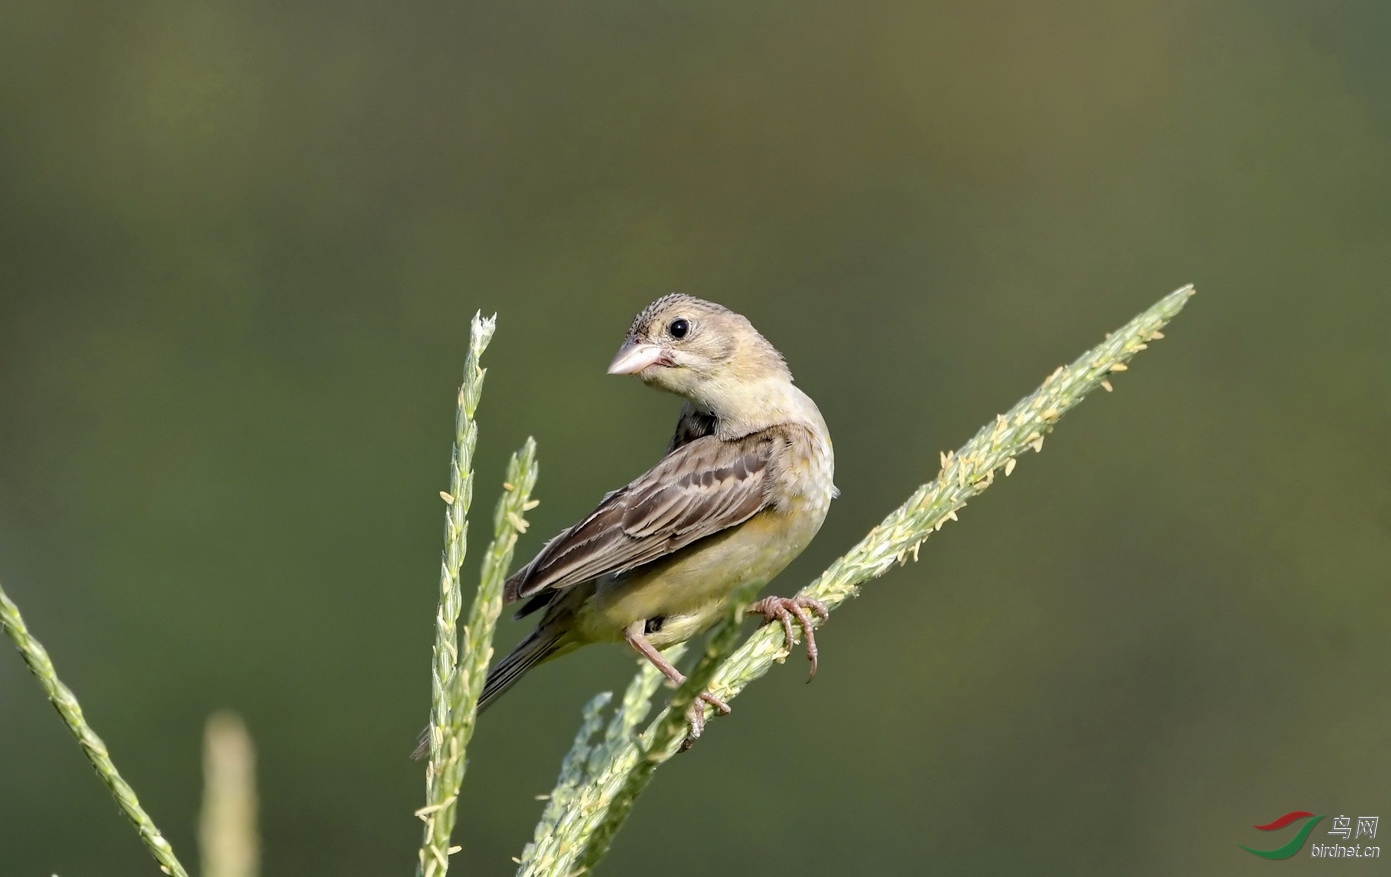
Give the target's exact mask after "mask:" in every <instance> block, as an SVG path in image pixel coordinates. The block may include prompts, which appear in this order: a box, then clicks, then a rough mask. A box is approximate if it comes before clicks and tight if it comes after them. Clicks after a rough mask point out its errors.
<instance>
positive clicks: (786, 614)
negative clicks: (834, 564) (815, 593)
mask: <svg viewBox="0 0 1391 877" xmlns="http://www.w3.org/2000/svg"><path fill="white" fill-rule="evenodd" d="M808 609H810V610H811V611H812V612H815V613H816V614H817V615H819V616H821V620H822V621H825V620H826V619H827V618H829V617H830V616H831V610H830V609H828V608H827V607H826V604H825V603H822V602H821V601H820V600H814V599H812V598H811V597H764V598H763V599H762V600H759V601H758V602H757V603H755V604H753V605H752V606H750V607H749V614H750V615H762V616H763V618H764V622H763V623H764V624H772V623H773V621H774V620H777V621H781V622H782V629H783V633H785V634H786V635H787V650H788V651H789V652H790V651H792V646H793V644H794V643H795V642H796V640H795V639H794V634H793V633H792V619H793V618H796V619H797V623H798V624H799V625H800V626H801V628H802V634H803V635H804V636H805V637H806V640H807V660H808V661H811V674H810V675H808V676H807V681H808V682H810V681H811V680H813V679H815V678H816V658H817V654H818V652H817V650H816V635H815V634H814V633H812V629H813V626H814V625H813V624H812V620H811V616H810V615H808V614H807V610H808Z"/></svg>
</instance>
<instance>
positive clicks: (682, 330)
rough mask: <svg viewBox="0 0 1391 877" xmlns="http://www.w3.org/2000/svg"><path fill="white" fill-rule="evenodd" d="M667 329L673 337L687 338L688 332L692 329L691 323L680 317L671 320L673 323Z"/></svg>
mask: <svg viewBox="0 0 1391 877" xmlns="http://www.w3.org/2000/svg"><path fill="white" fill-rule="evenodd" d="M667 331H668V332H670V333H671V337H673V338H685V337H686V333H687V332H689V331H691V324H690V323H688V322H686V321H685V320H684V319H682V318H680V317H678V318H676V319H675V320H672V321H671V325H670V326H668V327H667Z"/></svg>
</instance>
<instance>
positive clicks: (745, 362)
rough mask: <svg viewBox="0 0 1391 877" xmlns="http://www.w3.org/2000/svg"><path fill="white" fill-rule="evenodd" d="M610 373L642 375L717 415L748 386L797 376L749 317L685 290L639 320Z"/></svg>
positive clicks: (657, 303) (656, 303)
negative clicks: (691, 294) (694, 295)
mask: <svg viewBox="0 0 1391 877" xmlns="http://www.w3.org/2000/svg"><path fill="white" fill-rule="evenodd" d="M609 374H611V375H637V376H638V377H639V378H641V379H642V381H643V382H644V383H646V384H648V385H650V386H653V387H656V388H658V389H660V390H666V391H667V392H669V393H675V394H676V395H678V396H683V397H685V398H687V399H689V400H691V401H692V402H694V403H696V404H697V405H698V406H700V407H702V408H705V409H707V410H710V411H712V412H714V413H715V414H717V415H718V414H720V413H721V409H722V408H725V407H727V406H728V404H730V403H731V402H732V401H735V400H737V399H738V398H739V397H740V395H741V394H742V392H743V390H744V389H745V388H748V387H750V386H752V385H756V384H761V383H764V382H768V381H781V382H790V381H791V380H792V374H791V373H790V372H789V371H788V370H787V364H786V363H784V362H783V358H782V354H780V353H778V351H777V350H776V349H775V348H774V347H773V345H771V344H769V343H768V341H767V340H766V339H764V337H763V336H762V335H760V334H759V333H758V330H757V329H755V328H754V327H753V325H752V324H751V323H749V321H748V320H747V319H746V318H744V317H743V316H741V315H739V314H736V313H735V312H734V311H731V310H730V309H728V308H726V307H723V306H721V305H717V304H715V303H714V302H708V301H704V300H703V299H698V298H695V297H693V296H689V295H682V294H680V293H672V294H671V295H666V296H663V297H661V298H659V299H657V300H656V301H654V302H653V303H652V304H650V305H648V306H647V307H646V308H644V309H643V310H642V313H640V314H638V315H637V317H636V318H634V320H633V324H632V326H630V327H629V328H628V335H627V337H626V338H625V339H624V340H623V346H622V347H620V348H619V349H618V353H617V355H615V356H614V358H613V362H612V363H610V364H609Z"/></svg>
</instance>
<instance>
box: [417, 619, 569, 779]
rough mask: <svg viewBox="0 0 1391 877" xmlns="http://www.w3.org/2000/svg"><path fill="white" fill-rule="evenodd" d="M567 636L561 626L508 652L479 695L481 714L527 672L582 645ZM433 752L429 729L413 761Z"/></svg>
mask: <svg viewBox="0 0 1391 877" xmlns="http://www.w3.org/2000/svg"><path fill="white" fill-rule="evenodd" d="M566 633H567V631H566V630H564V629H563V628H559V626H556V627H548V628H539V629H537V630H534V631H532V632H531V634H530V635H528V636H527V638H526V639H524V640H522V641H521V642H519V643H517V647H516V648H514V649H513V650H512V651H510V652H508V653H507V656H506V657H505V658H503V659H502V660H501V661H498V662H497V663H496V664H494V665H493V666H492V667H490V668H489V669H488V678H487V680H485V681H484V683H483V693H482V694H480V695H479V696H478V713H479V714H480V715H481V714H482V713H483V711H484V710H485V709H487V708H488V707H489V706H490V705H491V704H492V702H493V701H495V700H497V699H498V698H499V697H501V696H502V695H503V693H504V692H506V691H507V689H509V688H511V687H512V686H513V685H516V684H517V680H518V679H521V678H522V676H523V675H525V674H526V671H528V670H530V669H531V668H532V667H535V666H536V665H537V664H540V663H541V662H542V661H545V660H547V659H549V658H553V657H556V656H557V655H559V654H561V653H562V652H568V651H570V649H572V648H574V647H575V646H576V645H578V644H577V643H574V642H570V641H567V638H566ZM429 753H430V729H429V728H426V729H425V730H424V731H423V732H422V733H421V735H420V741H419V742H418V743H417V744H416V747H415V751H414V752H412V753H411V758H414V759H416V760H417V761H418V760H420V759H421V758H424V757H425V756H426V755H428V754H429Z"/></svg>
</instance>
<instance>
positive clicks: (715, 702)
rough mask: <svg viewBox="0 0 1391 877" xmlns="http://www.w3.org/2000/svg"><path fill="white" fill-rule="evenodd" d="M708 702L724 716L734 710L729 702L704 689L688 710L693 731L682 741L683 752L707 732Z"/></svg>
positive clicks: (688, 717) (687, 716)
mask: <svg viewBox="0 0 1391 877" xmlns="http://www.w3.org/2000/svg"><path fill="white" fill-rule="evenodd" d="M707 703H708V704H710V705H711V706H712V707H714V708H715V709H717V710H719V711H720V715H722V716H727V715H729V714H730V712H732V710H731V709H730V706H729V704H727V703H725V702H724V701H722V700H720V699H719V698H718V697H716V696H715V695H713V694H711V693H710V692H708V691H702V692H701V693H700V694H699V695H697V696H696V699H695V700H694V701H693V702H692V703H691V707H690V709H688V710H686V721H688V722H690V723H691V731H690V733H689V734H687V735H686V739H685V740H683V741H681V751H682V752H685V751H686V750H687V749H690V748H691V747H692V746H694V745H695V741H697V740H699V739H700V735H701V734H703V733H705V704H707Z"/></svg>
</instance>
